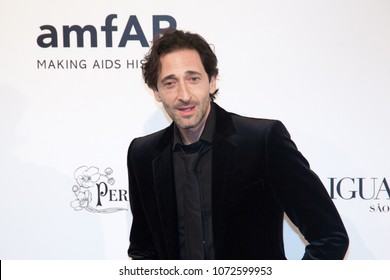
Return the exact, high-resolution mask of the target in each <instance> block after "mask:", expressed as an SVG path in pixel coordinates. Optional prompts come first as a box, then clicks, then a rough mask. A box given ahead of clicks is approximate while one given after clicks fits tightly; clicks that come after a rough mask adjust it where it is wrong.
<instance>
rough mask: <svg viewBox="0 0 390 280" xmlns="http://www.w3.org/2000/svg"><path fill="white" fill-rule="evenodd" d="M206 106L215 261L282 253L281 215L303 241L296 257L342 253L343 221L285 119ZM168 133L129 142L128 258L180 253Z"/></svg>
mask: <svg viewBox="0 0 390 280" xmlns="http://www.w3.org/2000/svg"><path fill="white" fill-rule="evenodd" d="M212 106H215V110H216V129H215V134H214V140H213V150H212V217H213V234H214V245H215V255H216V259H286V257H285V252H284V246H283V216H284V213H286V214H287V215H288V217H289V218H290V220H291V221H292V222H293V223H294V224H295V225H296V226H297V228H298V229H299V230H300V232H301V233H302V235H303V236H304V237H305V239H306V240H307V242H308V245H307V246H306V248H305V252H302V258H303V259H343V258H344V256H345V254H346V251H347V248H348V242H349V240H348V235H347V232H346V230H345V228H344V225H343V223H342V220H341V218H340V216H339V214H338V212H337V210H336V208H335V205H334V204H333V202H332V200H331V199H330V197H329V195H328V193H327V191H326V189H325V187H324V186H323V184H322V182H321V181H320V179H319V178H318V176H317V175H316V174H315V173H314V172H313V171H311V170H310V166H309V163H308V162H307V161H306V159H305V158H304V157H303V156H302V154H301V153H300V152H299V151H298V150H297V148H296V146H295V144H294V143H293V141H292V140H291V139H290V135H289V133H288V132H287V130H286V128H285V127H284V125H283V124H282V123H281V122H279V121H275V120H265V119H254V118H247V117H242V116H239V115H236V114H232V113H228V112H226V111H225V110H224V109H222V108H221V107H219V106H218V105H217V104H215V103H212ZM172 134H173V125H171V126H169V127H167V128H166V129H164V130H161V131H159V132H156V133H154V134H151V135H148V136H145V137H141V138H136V139H134V140H133V141H132V143H131V145H130V147H129V152H128V158H127V164H128V174H129V193H130V205H131V210H132V214H133V222H132V228H131V232H130V246H129V249H128V254H129V256H130V257H131V258H132V259H179V258H180V253H179V252H180V249H179V236H178V220H177V210H176V195H175V186H174V173H173V164H172V139H173V136H172Z"/></svg>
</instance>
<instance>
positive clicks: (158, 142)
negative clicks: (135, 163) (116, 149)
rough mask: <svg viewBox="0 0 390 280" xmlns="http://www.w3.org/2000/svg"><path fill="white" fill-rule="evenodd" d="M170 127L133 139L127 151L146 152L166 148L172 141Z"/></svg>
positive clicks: (171, 128)
mask: <svg viewBox="0 0 390 280" xmlns="http://www.w3.org/2000/svg"><path fill="white" fill-rule="evenodd" d="M172 130H173V127H172V125H170V126H168V127H166V128H164V129H161V130H159V131H156V132H153V133H151V134H148V135H145V136H141V137H137V138H134V139H133V140H132V141H131V143H130V147H129V149H132V150H137V151H139V152H148V151H152V150H155V149H158V148H161V147H162V146H166V145H168V144H169V143H170V140H171V139H172Z"/></svg>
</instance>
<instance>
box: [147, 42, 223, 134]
mask: <svg viewBox="0 0 390 280" xmlns="http://www.w3.org/2000/svg"><path fill="white" fill-rule="evenodd" d="M160 62H161V71H160V73H159V75H158V78H157V90H154V96H155V98H156V100H157V101H159V102H162V104H163V106H164V109H165V111H166V112H167V113H168V115H169V116H170V117H171V118H172V120H173V121H174V122H175V123H176V125H177V126H178V127H179V129H180V130H186V129H188V130H197V129H199V128H202V127H203V125H204V123H205V122H206V119H207V116H208V114H209V112H210V93H213V92H214V91H215V90H216V78H215V77H212V78H211V79H210V80H209V78H208V76H207V73H206V71H205V69H204V67H203V64H202V61H201V59H200V56H199V54H198V52H197V51H195V50H178V51H174V52H172V53H168V54H166V55H164V56H162V57H161V58H160Z"/></svg>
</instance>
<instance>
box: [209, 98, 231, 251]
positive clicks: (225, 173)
mask: <svg viewBox="0 0 390 280" xmlns="http://www.w3.org/2000/svg"><path fill="white" fill-rule="evenodd" d="M215 107H216V112H217V113H216V127H215V129H216V131H215V133H214V140H213V141H214V142H213V159H212V160H213V165H212V166H213V167H212V168H213V170H212V216H213V232H214V244H215V252H216V257H217V258H218V256H220V255H221V254H222V252H223V250H224V249H225V248H223V246H224V245H223V244H222V243H221V242H220V241H222V240H223V238H222V236H223V234H224V232H225V231H226V230H228V229H226V225H227V224H228V221H227V218H228V217H226V215H224V212H225V211H224V210H225V207H226V205H225V199H226V195H227V190H229V189H231V187H230V185H231V183H232V182H233V180H232V178H231V177H232V174H233V172H232V171H233V168H234V163H235V162H236V155H237V148H236V145H235V144H234V143H233V142H232V141H231V140H230V139H229V137H230V136H232V135H234V133H235V128H234V125H233V122H232V119H231V116H230V114H229V113H227V112H226V111H225V110H223V109H222V108H220V107H219V106H218V105H216V104H215Z"/></svg>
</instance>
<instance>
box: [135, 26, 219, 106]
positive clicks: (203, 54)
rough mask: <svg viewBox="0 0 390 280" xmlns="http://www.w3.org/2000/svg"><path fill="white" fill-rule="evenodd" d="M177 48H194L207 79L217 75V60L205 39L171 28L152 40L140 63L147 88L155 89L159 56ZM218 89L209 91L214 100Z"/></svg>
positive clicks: (158, 70) (158, 71) (159, 67)
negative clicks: (142, 61)
mask: <svg viewBox="0 0 390 280" xmlns="http://www.w3.org/2000/svg"><path fill="white" fill-rule="evenodd" d="M177 50H195V51H197V52H198V53H199V56H200V59H201V61H202V64H203V67H204V69H205V71H206V73H207V76H208V78H209V80H210V79H211V77H217V76H218V68H217V64H218V60H217V57H216V55H215V54H214V52H213V50H212V49H211V47H210V45H209V44H208V43H207V42H206V40H205V39H204V38H203V37H202V36H200V35H198V34H194V33H190V32H184V31H181V30H176V29H171V30H168V31H166V32H165V33H164V34H163V35H162V36H161V37H159V38H158V39H156V40H154V41H153V45H152V47H151V48H150V50H149V52H148V53H147V54H146V56H145V60H144V63H143V64H142V76H143V78H144V80H145V83H146V84H147V85H148V87H149V88H151V89H153V90H157V77H158V75H159V73H160V71H161V63H160V57H162V56H164V55H166V54H168V53H171V52H174V51H177ZM217 92H218V89H217V90H216V91H215V92H211V93H210V99H211V100H214V99H215V95H216V94H217Z"/></svg>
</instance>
